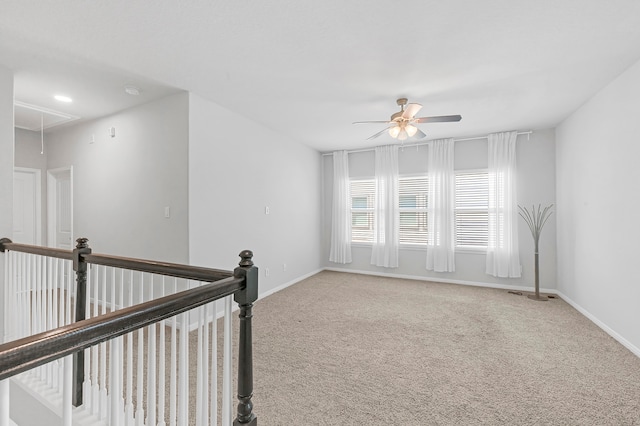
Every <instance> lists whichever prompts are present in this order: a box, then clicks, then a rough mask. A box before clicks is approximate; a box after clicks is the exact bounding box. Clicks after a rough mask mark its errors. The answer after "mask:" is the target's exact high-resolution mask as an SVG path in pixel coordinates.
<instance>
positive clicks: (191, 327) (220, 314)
mask: <svg viewBox="0 0 640 426" xmlns="http://www.w3.org/2000/svg"><path fill="white" fill-rule="evenodd" d="M322 271H323V270H322V269H317V270H315V271H312V272H309V273H308V274H305V275H302V276H300V277H297V278H294V279H293V280H291V281H288V282H286V283H284V284H281V285H279V286H278V287H275V288H272V289H271V290H267V291H265V292H264V293H258V301H259V300H261V299H264V298H265V297H267V296H271V295H272V294H274V293H277V292H278V291H280V290H284V289H285V288H287V287H289V286H292V285H294V284H296V283H298V282H300V281H302V280H304V279H307V278H309V277H311V276H313V275H315V274H317V273H319V272H322ZM258 285H259V283H258ZM238 309H240V307H239V306H238V304H236V303H233V304H232V308H231V312H236V311H237V310H238ZM223 316H224V311H217V312H216V320H217V319H219V318H222V317H223ZM208 320H209V321H208V322H211V321H213V316H210V317H209V318H208ZM197 329H198V322H197V321H196V322H191V323H190V324H189V331H194V330H197Z"/></svg>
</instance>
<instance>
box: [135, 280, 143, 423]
mask: <svg viewBox="0 0 640 426" xmlns="http://www.w3.org/2000/svg"><path fill="white" fill-rule="evenodd" d="M138 289H139V292H140V294H139V295H138V302H139V303H142V302H143V301H144V295H143V293H144V291H143V290H144V274H143V273H140V285H139V286H138ZM143 357H144V330H143V329H142V328H141V329H139V330H138V362H137V364H138V368H137V369H136V374H137V376H138V377H137V378H138V386H137V390H138V392H137V399H136V403H137V406H136V424H137V425H139V426H142V425H144V408H143V407H142V401H143V392H142V391H143V386H144V380H143V376H144V370H143V368H144V365H143Z"/></svg>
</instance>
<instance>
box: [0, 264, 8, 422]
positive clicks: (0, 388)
mask: <svg viewBox="0 0 640 426" xmlns="http://www.w3.org/2000/svg"><path fill="white" fill-rule="evenodd" d="M5 271H6V269H5ZM9 402H10V400H9V379H5V380H0V426H9V425H10V424H11V423H10V422H11V420H10V419H9Z"/></svg>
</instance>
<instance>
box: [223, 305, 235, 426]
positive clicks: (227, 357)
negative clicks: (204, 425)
mask: <svg viewBox="0 0 640 426" xmlns="http://www.w3.org/2000/svg"><path fill="white" fill-rule="evenodd" d="M223 350H224V354H223V359H222V424H223V425H224V426H230V425H231V416H232V414H233V408H232V405H233V385H232V383H231V371H232V368H231V362H232V358H231V357H232V353H231V296H227V297H225V298H224V349H223Z"/></svg>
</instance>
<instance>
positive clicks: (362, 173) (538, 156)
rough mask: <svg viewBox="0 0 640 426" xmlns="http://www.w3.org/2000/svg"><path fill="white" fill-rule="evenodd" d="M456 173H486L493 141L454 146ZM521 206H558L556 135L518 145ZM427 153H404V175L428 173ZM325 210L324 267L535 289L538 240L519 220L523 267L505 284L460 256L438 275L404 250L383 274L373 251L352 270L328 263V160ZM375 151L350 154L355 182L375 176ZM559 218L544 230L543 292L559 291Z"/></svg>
mask: <svg viewBox="0 0 640 426" xmlns="http://www.w3.org/2000/svg"><path fill="white" fill-rule="evenodd" d="M454 155H455V165H454V167H455V169H456V170H464V169H481V168H486V167H487V163H488V141H487V140H486V139H485V140H474V141H459V142H456V143H455V154H454ZM516 155H517V165H518V175H517V179H518V203H519V204H522V205H526V206H529V208H531V205H532V204H536V205H537V204H542V205H543V206H545V205H548V204H551V203H554V202H555V172H554V165H555V164H554V163H555V141H554V133H553V130H536V131H535V132H534V133H533V134H532V135H531V137H530V139H529V140H527V136H524V135H520V136H518V140H517V153H516ZM427 160H428V159H427V147H426V146H420V147H417V148H416V147H408V148H404V149H403V150H401V151H400V152H399V159H398V161H399V169H400V174H401V175H403V174H419V173H423V174H426V173H427ZM323 167H324V170H323V173H324V178H323V179H324V190H323V192H324V197H323V199H324V207H323V262H324V264H325V266H326V267H330V268H337V269H343V270H350V271H364V272H368V273H381V274H395V275H402V276H407V277H414V278H420V279H433V280H436V281H438V280H439V281H444V282H458V283H467V284H481V285H497V286H518V287H533V283H534V275H533V239H532V237H531V233H530V231H529V228H528V227H527V225H526V224H525V223H524V221H523V220H522V219H519V222H518V223H519V228H518V232H519V237H520V261H521V263H522V267H523V273H522V277H521V278H517V279H506V278H495V277H492V276H490V275H487V274H486V273H485V272H484V271H485V262H486V256H485V254H484V253H477V252H476V253H469V252H457V253H456V257H455V260H456V271H455V272H451V273H444V272H441V273H438V272H433V271H427V270H426V267H425V266H426V251H425V250H421V249H415V248H414V249H410V248H406V247H405V248H401V249H400V266H399V267H398V268H382V267H376V266H373V265H371V264H370V260H371V246H370V245H368V246H363V245H360V246H354V247H353V248H352V257H353V262H352V263H350V264H347V265H342V264H337V263H333V262H329V261H328V259H329V250H330V240H331V203H332V190H333V160H332V158H331V157H330V156H325V157H324V164H323ZM374 168H375V156H374V152H373V151H369V152H362V153H352V154H349V174H350V176H351V177H369V178H372V177H373V176H374V175H375V170H374ZM555 277H556V250H555V218H554V217H552V218H551V219H550V220H549V222H548V223H547V225H546V226H545V228H544V230H543V232H542V236H541V238H540V287H541V288H548V289H553V288H555V286H556V282H555Z"/></svg>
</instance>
